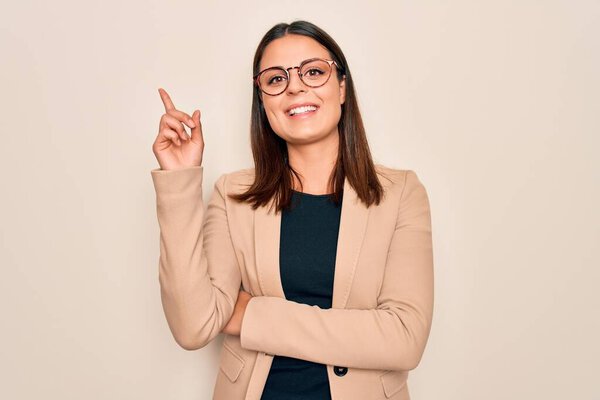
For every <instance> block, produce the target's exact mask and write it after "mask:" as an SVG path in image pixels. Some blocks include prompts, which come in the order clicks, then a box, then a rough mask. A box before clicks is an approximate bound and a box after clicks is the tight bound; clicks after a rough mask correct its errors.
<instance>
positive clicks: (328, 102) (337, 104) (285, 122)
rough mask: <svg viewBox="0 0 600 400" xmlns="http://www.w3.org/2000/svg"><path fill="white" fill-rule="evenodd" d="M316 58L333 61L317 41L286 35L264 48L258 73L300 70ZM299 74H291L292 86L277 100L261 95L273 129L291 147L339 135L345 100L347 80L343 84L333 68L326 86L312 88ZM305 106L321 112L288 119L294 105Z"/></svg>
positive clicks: (295, 72) (343, 80) (276, 97)
mask: <svg viewBox="0 0 600 400" xmlns="http://www.w3.org/2000/svg"><path fill="white" fill-rule="evenodd" d="M314 57H319V58H323V59H326V60H330V59H331V57H330V55H329V52H328V51H327V49H326V48H325V47H323V46H322V45H321V44H320V43H319V42H317V41H316V40H314V39H312V38H310V37H307V36H302V35H292V34H290V35H286V36H284V37H281V38H279V39H275V40H274V41H272V42H271V43H269V45H268V46H267V47H266V48H265V51H264V53H263V56H262V59H261V62H260V69H259V71H262V70H264V69H265V68H269V67H274V66H283V67H284V68H289V67H294V66H298V65H300V63H301V62H302V61H304V60H306V59H309V58H314ZM297 71H298V70H297V69H292V70H290V82H289V85H288V87H287V89H286V90H285V91H284V92H283V93H281V94H279V95H277V96H269V95H266V94H264V93H261V96H262V100H263V105H264V108H265V113H266V114H267V119H268V120H269V124H270V125H271V128H272V129H273V131H274V132H275V133H276V134H277V135H278V136H280V137H281V138H282V139H284V140H285V141H286V142H288V144H307V143H313V142H316V141H319V140H323V139H325V138H327V137H328V136H329V135H334V134H335V135H337V134H338V129H337V125H338V122H339V120H340V116H341V113H342V110H341V105H342V104H343V103H344V101H345V97H346V86H345V83H346V82H345V81H346V79H345V78H343V79H342V81H341V82H340V81H339V80H338V78H337V67H336V66H335V64H334V65H332V71H331V76H330V77H329V80H328V81H327V83H325V84H324V85H323V86H321V87H318V88H312V87H310V86H306V85H305V84H304V83H303V82H302V81H301V80H300V77H299V76H298V72H297ZM303 103H311V104H314V105H316V106H317V107H318V108H317V110H316V111H314V112H311V113H307V114H305V115H298V116H296V117H292V116H290V115H289V113H288V111H289V110H290V108H291V107H292V106H293V105H295V104H303Z"/></svg>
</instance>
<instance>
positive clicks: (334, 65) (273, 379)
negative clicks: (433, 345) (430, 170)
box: [151, 21, 433, 400]
mask: <svg viewBox="0 0 600 400" xmlns="http://www.w3.org/2000/svg"><path fill="white" fill-rule="evenodd" d="M253 84H254V95H253V100H252V121H251V130H250V134H251V144H252V152H253V156H254V167H253V168H247V169H242V170H238V171H234V172H230V173H226V174H223V175H221V176H220V177H219V178H218V179H217V182H216V183H215V185H214V190H213V193H212V195H211V197H210V201H209V202H208V204H207V208H206V210H205V209H204V204H203V197H202V193H203V188H202V180H203V179H202V178H203V166H202V154H203V151H204V139H203V132H202V125H201V122H200V111H199V110H196V111H194V112H193V114H192V115H191V116H190V115H189V114H186V113H185V112H183V111H180V110H178V109H176V108H175V106H174V104H173V102H172V101H171V99H170V97H169V95H168V94H167V93H166V92H165V91H164V90H159V92H160V95H161V98H162V101H163V103H164V105H165V110H166V112H165V114H164V115H163V116H162V118H161V120H160V127H159V132H158V136H157V138H156V141H155V142H154V145H153V147H152V149H153V152H154V154H155V155H156V158H157V160H158V163H159V164H160V168H159V169H154V170H152V171H151V174H152V179H153V183H154V187H155V190H156V201H157V213H158V222H159V225H160V232H161V235H160V261H159V281H160V287H161V298H162V304H163V308H164V312H165V316H166V319H167V322H168V324H169V327H170V329H171V332H172V334H173V336H174V338H175V340H176V341H177V343H178V344H179V345H180V346H182V347H183V348H185V349H187V350H194V349H199V348H202V347H204V346H205V345H206V344H208V343H209V342H210V341H211V340H213V339H214V338H215V337H216V336H217V335H218V334H219V333H223V334H224V339H223V342H222V348H221V358H220V370H219V374H218V375H217V380H216V384H215V388H214V395H213V398H214V399H217V400H238V399H239V400H241V399H252V400H259V399H262V400H266V399H277V400H287V399H303V400H307V399H319V400H322V399H334V400H335V399H337V400H349V399H360V400H376V399H377V400H382V399H393V400H407V399H409V398H410V396H409V392H408V386H407V384H406V382H407V378H408V371H409V370H412V369H414V368H416V367H417V365H418V364H419V362H420V360H421V357H422V354H423V352H424V349H425V345H426V343H427V339H428V336H429V332H430V327H431V321H432V314H433V254H432V242H431V218H430V209H429V201H428V196H427V193H426V190H425V188H424V186H423V185H422V183H421V182H420V180H419V178H418V177H417V175H416V173H415V172H414V171H412V170H402V169H393V168H389V167H385V166H383V165H381V164H374V163H373V161H372V158H371V154H370V152H369V147H368V144H367V139H366V135H365V130H364V127H363V124H362V119H361V116H360V111H359V108H358V104H357V100H356V94H355V90H354V85H353V82H352V75H351V74H350V69H349V66H348V63H347V62H346V59H345V57H344V54H343V53H342V51H341V49H340V48H339V46H338V45H337V44H336V42H335V41H334V40H333V39H332V38H331V37H330V36H329V35H328V34H327V33H325V32H324V31H323V30H322V29H320V28H318V27H317V26H315V25H313V24H311V23H309V22H306V21H295V22H293V23H292V24H283V23H282V24H277V25H275V26H274V27H273V28H271V29H270V30H269V31H268V32H267V33H266V34H265V36H264V37H263V39H262V41H261V42H260V44H259V46H258V49H257V51H256V55H255V58H254V76H253ZM184 125H187V126H188V127H189V128H190V129H191V136H188V134H187V132H186V130H185V128H184Z"/></svg>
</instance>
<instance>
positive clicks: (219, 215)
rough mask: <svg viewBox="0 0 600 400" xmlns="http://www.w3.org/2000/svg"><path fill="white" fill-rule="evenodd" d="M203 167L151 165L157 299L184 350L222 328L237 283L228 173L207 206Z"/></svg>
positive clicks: (195, 346) (199, 344) (206, 340)
mask: <svg viewBox="0 0 600 400" xmlns="http://www.w3.org/2000/svg"><path fill="white" fill-rule="evenodd" d="M203 168H204V167H202V166H195V167H188V168H182V169H175V170H161V169H155V170H152V171H151V174H152V180H153V183H154V188H155V191H156V210H157V216H158V223H159V226H160V259H159V282H160V289H161V300H162V305H163V309H164V313H165V316H166V319H167V322H168V325H169V328H170V329H171V332H172V334H173V337H174V338H175V340H176V342H177V343H178V344H179V345H180V346H181V347H183V348H184V349H186V350H196V349H199V348H202V347H204V346H205V345H207V344H208V343H209V342H210V341H211V340H212V339H214V338H215V337H216V336H217V335H218V334H219V333H220V332H221V330H222V329H223V327H224V326H225V325H226V324H227V322H228V321H229V319H230V318H231V315H232V313H233V309H234V305H235V303H236V300H237V296H238V293H239V288H240V283H241V275H240V270H239V266H238V262H237V259H236V257H235V253H234V249H233V245H232V242H231V237H230V234H229V226H228V222H227V211H226V206H225V193H226V192H225V182H226V179H227V175H226V174H224V175H221V176H220V177H219V179H218V180H217V182H216V183H215V185H214V190H213V193H212V195H211V197H210V200H209V202H208V206H207V208H206V212H205V210H204V202H203V198H202V180H203V179H202V178H203Z"/></svg>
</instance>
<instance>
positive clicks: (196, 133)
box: [191, 110, 202, 141]
mask: <svg viewBox="0 0 600 400" xmlns="http://www.w3.org/2000/svg"><path fill="white" fill-rule="evenodd" d="M192 121H194V124H196V126H195V127H194V128H192V131H191V132H192V140H194V141H198V140H202V123H201V122H200V110H194V113H193V114H192Z"/></svg>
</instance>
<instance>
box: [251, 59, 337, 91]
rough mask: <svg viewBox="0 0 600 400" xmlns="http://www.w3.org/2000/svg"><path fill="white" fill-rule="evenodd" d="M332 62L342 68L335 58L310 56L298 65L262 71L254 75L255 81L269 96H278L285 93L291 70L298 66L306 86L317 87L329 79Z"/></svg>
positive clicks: (299, 73) (301, 78) (299, 74)
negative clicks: (326, 58)
mask: <svg viewBox="0 0 600 400" xmlns="http://www.w3.org/2000/svg"><path fill="white" fill-rule="evenodd" d="M332 64H335V66H336V68H338V69H339V68H340V67H339V65H338V64H337V63H336V62H335V61H334V60H325V59H322V58H310V59H308V60H304V61H302V63H301V64H300V65H298V66H296V67H289V68H287V69H286V68H283V67H281V66H277V67H270V68H267V69H264V70H262V71H260V72H259V73H258V74H256V75H254V76H253V77H252V80H253V81H254V83H255V84H256V85H257V86H258V87H259V88H260V90H262V91H263V93H264V94H267V95H269V96H277V95H278V94H281V93H283V92H284V91H285V90H286V89H287V87H288V85H289V84H290V70H291V69H294V68H296V69H297V70H298V76H299V77H300V80H301V81H302V83H304V84H305V85H306V86H309V87H312V88H317V87H319V86H323V85H324V84H326V83H327V81H328V80H329V77H330V76H331V71H332V70H333V67H332Z"/></svg>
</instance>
